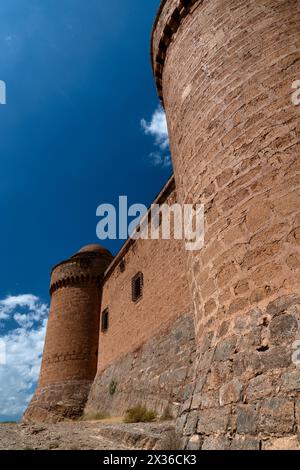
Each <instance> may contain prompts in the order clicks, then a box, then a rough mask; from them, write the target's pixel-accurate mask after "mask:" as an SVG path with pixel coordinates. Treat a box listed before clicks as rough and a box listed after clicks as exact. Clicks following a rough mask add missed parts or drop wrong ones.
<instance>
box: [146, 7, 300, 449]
mask: <svg viewBox="0 0 300 470" xmlns="http://www.w3.org/2000/svg"><path fill="white" fill-rule="evenodd" d="M299 31H300V2H298V1H293V0H289V1H283V0H262V1H259V2H258V1H254V0H251V1H249V0H238V1H237V0H204V1H200V0H194V1H192V0H181V1H179V0H165V1H163V2H162V5H161V9H160V12H159V14H158V17H157V20H156V23H155V26H154V31H153V39H152V56H153V66H154V73H155V79H156V84H157V88H158V92H159V95H160V97H161V98H162V100H163V103H164V107H165V110H166V114H167V120H168V127H169V134H170V144H171V152H172V158H173V164H174V170H175V179H176V187H177V191H178V194H179V198H180V200H181V202H182V203H192V204H194V203H199V202H202V203H204V204H205V225H206V227H205V246H204V248H203V249H202V250H201V251H198V252H190V253H189V254H188V267H187V272H188V277H189V281H190V285H191V290H192V296H193V303H194V315H195V324H196V336H197V343H198V360H197V363H196V364H195V369H196V372H195V381H194V383H193V384H191V386H190V391H189V393H187V396H188V398H187V401H186V403H185V405H184V407H183V409H182V412H181V418H180V420H179V421H178V427H179V429H180V430H182V429H183V431H184V433H185V435H186V436H187V440H189V439H190V437H189V436H191V435H193V434H194V436H193V437H192V438H191V439H190V443H191V444H190V445H194V446H201V445H203V448H209V447H213V448H216V447H218V446H221V447H222V448H227V447H229V446H231V448H234V447H236V448H239V447H243V448H247V446H248V447H251V448H258V447H259V446H260V445H266V446H267V445H273V440H276V439H277V438H282V436H287V437H288V438H291V439H293V435H294V433H295V430H296V429H297V426H298V429H299V428H300V422H299V421H300V401H299V394H298V392H297V387H296V381H297V378H296V377H297V374H298V376H299V369H298V368H297V366H296V365H295V364H294V363H293V361H292V354H293V350H292V345H293V342H294V340H295V339H297V338H298V337H299V325H300V323H299V301H300V295H299V294H300V274H299V266H300V253H299V242H300V212H299V210H300V194H299V178H300V177H299V172H300V167H299V155H300V134H299V130H300V107H299V106H295V105H294V104H293V102H292V92H293V89H292V84H293V82H294V81H295V80H299V79H300V36H299ZM298 367H299V366H298ZM245 436H246V437H245ZM251 436H252V437H251ZM253 436H254V437H253ZM276 436H277V437H276ZM261 439H262V440H261ZM262 443H263V444H262Z"/></svg>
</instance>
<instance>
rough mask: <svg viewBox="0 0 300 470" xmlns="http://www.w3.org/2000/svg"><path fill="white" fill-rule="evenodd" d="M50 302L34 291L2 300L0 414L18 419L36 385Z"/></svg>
mask: <svg viewBox="0 0 300 470" xmlns="http://www.w3.org/2000/svg"><path fill="white" fill-rule="evenodd" d="M47 316H48V306H47V305H46V304H44V303H42V302H41V301H40V299H39V298H38V297H36V296H34V295H32V294H26V295H19V296H9V297H7V298H5V299H3V300H0V318H1V320H2V323H3V324H4V328H5V333H2V334H1V335H0V340H1V341H2V343H4V345H5V353H6V363H5V364H3V365H0V416H2V417H3V416H7V417H9V418H13V417H14V418H15V419H18V418H19V417H20V416H21V415H22V413H23V411H24V409H25V408H26V405H27V404H28V402H29V401H30V399H31V396H32V393H33V391H34V388H35V386H36V383H37V380H38V376H39V370H40V363H41V358H42V354H43V346H44V339H45V332H46V324H47Z"/></svg>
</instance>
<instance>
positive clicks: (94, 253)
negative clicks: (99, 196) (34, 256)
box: [24, 245, 113, 422]
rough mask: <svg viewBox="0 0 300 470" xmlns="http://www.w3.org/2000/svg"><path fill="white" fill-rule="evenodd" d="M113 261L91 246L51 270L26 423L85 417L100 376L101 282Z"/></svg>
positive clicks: (106, 254)
mask: <svg viewBox="0 0 300 470" xmlns="http://www.w3.org/2000/svg"><path fill="white" fill-rule="evenodd" d="M112 259H113V256H112V255H111V253H110V252H109V251H108V250H106V249H104V248H102V247H101V246H99V245H88V246H86V247H84V248H82V249H81V250H80V251H79V252H78V253H77V254H75V255H74V256H72V257H71V258H70V259H68V260H67V261H63V262H62V263H59V264H58V265H56V266H55V267H54V268H53V270H52V273H51V283H50V295H51V306H50V314H49V320H48V325H47V333H46V341H45V347H44V354H43V360H42V366H41V372H40V379H39V384H38V388H37V391H36V393H35V395H34V397H33V398H32V401H31V403H30V405H29V407H28V409H27V410H26V413H25V415H24V420H25V421H31V422H35V421H48V422H56V421H59V420H61V419H64V418H76V417H78V416H80V415H81V414H82V411H83V408H84V405H85V403H86V400H87V397H88V393H89V390H90V387H91V385H92V382H93V380H94V377H95V375H96V371H97V360H98V341H99V322H100V308H101V296H102V281H103V276H104V272H105V270H106V268H107V267H108V266H109V264H110V262H111V261H112Z"/></svg>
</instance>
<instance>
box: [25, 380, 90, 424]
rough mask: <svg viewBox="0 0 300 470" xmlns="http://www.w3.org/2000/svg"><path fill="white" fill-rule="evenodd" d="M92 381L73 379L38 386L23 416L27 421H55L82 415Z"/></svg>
mask: <svg viewBox="0 0 300 470" xmlns="http://www.w3.org/2000/svg"><path fill="white" fill-rule="evenodd" d="M91 385H92V382H91V381H89V380H77V381H76V380H74V381H68V382H66V383H64V384H52V385H47V386H44V387H43V388H38V389H37V391H36V392H35V394H34V396H33V398H32V400H31V402H30V404H29V406H28V408H27V410H26V412H25V415H24V417H23V421H24V422H29V423H38V422H43V423H57V422H59V421H63V420H64V419H77V418H79V417H80V416H82V413H83V410H84V406H85V404H86V401H87V398H88V394H89V392H90V389H91Z"/></svg>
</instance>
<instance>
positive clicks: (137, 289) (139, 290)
mask: <svg viewBox="0 0 300 470" xmlns="http://www.w3.org/2000/svg"><path fill="white" fill-rule="evenodd" d="M143 285H144V278H143V273H137V274H136V275H135V276H134V277H133V278H132V285H131V288H132V300H133V302H136V301H137V300H139V299H140V298H141V297H142V295H143Z"/></svg>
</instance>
